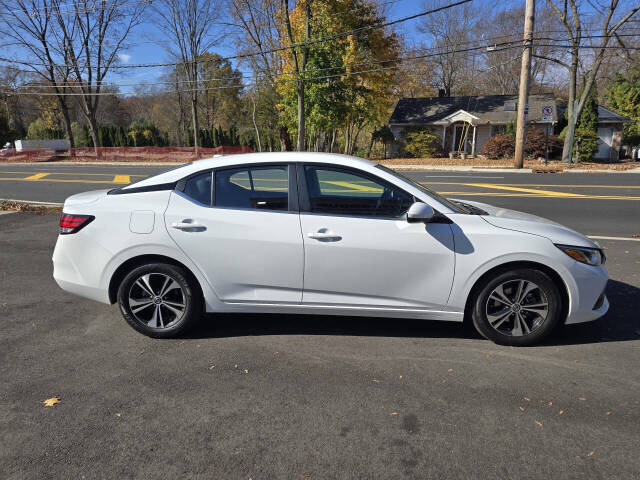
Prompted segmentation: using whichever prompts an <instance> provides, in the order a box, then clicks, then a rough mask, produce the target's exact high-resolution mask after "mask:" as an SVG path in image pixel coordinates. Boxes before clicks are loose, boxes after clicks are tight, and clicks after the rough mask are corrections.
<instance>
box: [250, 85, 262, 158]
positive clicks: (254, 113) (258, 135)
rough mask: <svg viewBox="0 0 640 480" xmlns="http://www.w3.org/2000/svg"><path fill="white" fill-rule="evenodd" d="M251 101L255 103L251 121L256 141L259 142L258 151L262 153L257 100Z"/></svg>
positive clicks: (252, 99)
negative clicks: (257, 119) (257, 120)
mask: <svg viewBox="0 0 640 480" xmlns="http://www.w3.org/2000/svg"><path fill="white" fill-rule="evenodd" d="M251 101H252V102H253V110H252V111H251V120H253V128H254V129H255V131H256V141H257V142H258V151H259V152H262V142H261V141H260V130H259V129H258V124H257V123H256V99H255V98H253V97H251Z"/></svg>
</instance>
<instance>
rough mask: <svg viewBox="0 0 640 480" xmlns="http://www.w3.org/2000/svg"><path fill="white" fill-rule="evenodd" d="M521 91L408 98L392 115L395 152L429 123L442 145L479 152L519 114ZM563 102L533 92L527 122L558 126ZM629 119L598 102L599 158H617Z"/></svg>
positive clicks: (551, 129)
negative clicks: (514, 93)
mask: <svg viewBox="0 0 640 480" xmlns="http://www.w3.org/2000/svg"><path fill="white" fill-rule="evenodd" d="M517 104H518V96H517V95H481V96H459V97H445V96H440V97H429V98H403V99H401V100H400V101H398V103H397V105H396V107H395V109H394V111H393V114H392V115H391V118H390V120H389V128H390V129H391V132H392V133H393V136H394V138H395V141H394V142H393V144H392V147H391V154H392V156H394V155H399V154H401V150H402V147H403V143H404V138H405V135H406V133H407V132H408V131H409V130H411V129H415V128H427V129H429V130H431V131H432V132H433V133H435V134H436V135H438V137H440V142H441V147H442V150H443V151H444V152H445V153H446V152H465V153H467V154H469V155H476V154H478V153H480V151H481V150H482V146H483V145H484V144H485V142H486V141H487V140H488V139H489V138H490V137H492V136H493V135H496V134H498V133H503V132H504V131H505V128H506V126H507V124H508V123H510V122H514V121H515V119H516V110H517ZM563 115H564V107H563V105H562V104H559V102H557V101H556V99H555V97H554V95H553V94H540V95H530V96H529V109H528V112H527V125H528V126H535V127H537V128H540V129H542V130H544V129H547V128H548V129H549V132H550V133H559V132H557V131H555V130H556V127H557V125H558V119H559V118H562V116H563ZM626 121H628V119H626V118H625V117H622V116H620V115H618V114H616V113H614V112H612V111H611V110H608V109H606V108H604V107H602V106H600V107H598V137H599V141H598V145H599V147H600V148H599V151H598V153H597V155H596V158H606V159H609V158H617V156H618V154H619V151H620V146H621V142H622V125H623V123H624V122H626Z"/></svg>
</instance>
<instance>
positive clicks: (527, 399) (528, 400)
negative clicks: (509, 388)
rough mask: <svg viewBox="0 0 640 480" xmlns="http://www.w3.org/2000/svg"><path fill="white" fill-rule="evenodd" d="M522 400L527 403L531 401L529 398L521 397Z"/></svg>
mask: <svg viewBox="0 0 640 480" xmlns="http://www.w3.org/2000/svg"><path fill="white" fill-rule="evenodd" d="M522 398H524V399H525V400H526V401H527V402H530V401H531V399H530V398H529V397H522Z"/></svg>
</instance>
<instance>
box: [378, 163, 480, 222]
mask: <svg viewBox="0 0 640 480" xmlns="http://www.w3.org/2000/svg"><path fill="white" fill-rule="evenodd" d="M376 167H377V168H379V169H380V170H383V171H385V172H387V173H389V174H391V175H393V176H394V177H396V178H399V179H400V180H403V181H405V182H407V183H409V184H411V186H413V187H415V188H417V189H418V190H420V191H422V192H424V193H426V194H427V195H429V196H430V197H431V198H433V199H435V200H437V201H438V202H440V203H442V204H443V205H446V206H447V207H449V208H450V209H451V210H453V211H454V212H456V213H469V210H467V209H466V208H464V207H463V206H462V205H460V204H459V203H455V202H452V201H451V200H449V199H448V198H445V197H443V196H442V195H440V194H439V193H437V192H434V191H433V190H431V189H430V188H428V187H425V186H424V185H422V184H421V183H418V182H416V181H415V180H412V179H411V178H409V177H407V176H405V175H402V174H401V173H399V172H397V171H395V170H391V169H390V168H388V167H385V166H384V165H380V164H378V165H376Z"/></svg>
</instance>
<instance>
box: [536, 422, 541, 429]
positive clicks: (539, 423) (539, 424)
mask: <svg viewBox="0 0 640 480" xmlns="http://www.w3.org/2000/svg"><path fill="white" fill-rule="evenodd" d="M536 425H538V426H539V427H541V428H542V423H541V422H539V421H538V420H536Z"/></svg>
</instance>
